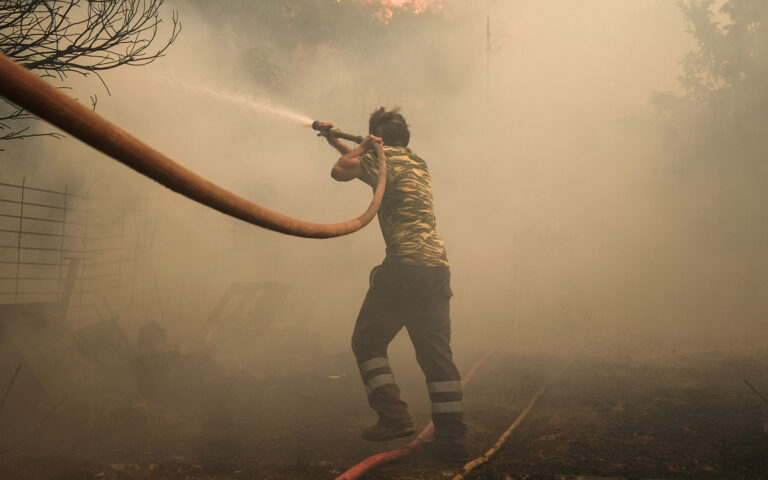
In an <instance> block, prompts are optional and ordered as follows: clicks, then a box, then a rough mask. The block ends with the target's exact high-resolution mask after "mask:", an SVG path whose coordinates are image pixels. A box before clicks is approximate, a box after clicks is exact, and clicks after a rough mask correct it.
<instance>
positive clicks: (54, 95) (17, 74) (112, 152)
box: [0, 53, 387, 238]
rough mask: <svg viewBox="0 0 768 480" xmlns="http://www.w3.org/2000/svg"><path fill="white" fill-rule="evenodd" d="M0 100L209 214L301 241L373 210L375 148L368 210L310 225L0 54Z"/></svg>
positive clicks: (357, 224) (382, 178)
mask: <svg viewBox="0 0 768 480" xmlns="http://www.w3.org/2000/svg"><path fill="white" fill-rule="evenodd" d="M0 96H3V97H5V98H7V99H8V100H10V101H11V102H13V103H15V104H16V105H18V106H19V107H22V108H24V109H26V110H28V111H30V112H32V113H33V114H35V115H37V116H38V117H40V118H41V119H43V120H46V121H48V122H50V123H51V124H53V125H55V126H57V127H58V128H60V129H62V130H63V131H65V132H67V133H69V134H70V135H72V136H74V137H77V138H79V139H80V140H82V141H83V142H85V143H87V144H88V145H90V146H92V147H93V148H95V149H97V150H99V151H101V152H103V153H105V154H106V155H108V156H110V157H112V158H114V159H115V160H117V161H118V162H120V163H122V164H124V165H127V166H128V167H130V168H132V169H134V170H136V171H137V172H139V173H141V174H143V175H146V176H147V177H149V178H151V179H153V180H155V181H156V182H158V183H160V184H162V185H164V186H166V187H168V188H170V189H171V190H173V191H175V192H177V193H180V194H181V195H184V196H185V197H187V198H189V199H191V200H194V201H196V202H199V203H202V204H203V205H207V206H209V207H211V208H213V209H214V210H218V211H219V212H221V213H224V214H227V215H230V216H232V217H235V218H239V219H240V220H243V221H246V222H248V223H251V224H253V225H257V226H259V227H263V228H266V229H269V230H273V231H275V232H280V233H284V234H287V235H294V236H297V237H307V238H330V237H339V236H342V235H347V234H350V233H352V232H356V231H357V230H360V229H361V228H363V227H364V226H366V225H367V224H368V223H369V222H370V221H371V220H372V219H373V217H374V216H376V212H378V210H379V206H380V205H381V199H382V197H383V196H384V189H385V186H386V177H387V175H386V171H387V163H386V157H385V155H384V152H383V151H382V149H381V146H379V145H378V144H376V145H375V147H376V151H377V154H378V157H379V172H380V174H379V180H378V184H377V185H376V190H375V192H374V195H373V199H372V200H371V203H370V205H369V206H368V209H367V210H365V212H363V214H362V215H360V216H359V217H357V218H354V219H352V220H348V221H346V222H341V223H333V224H320V223H310V222H305V221H302V220H298V219H295V218H291V217H288V216H286V215H283V214H281V213H277V212H274V211H272V210H269V209H267V208H264V207H262V206H260V205H256V204H255V203H253V202H250V201H248V200H246V199H244V198H242V197H240V196H238V195H235V194H233V193H232V192H230V191H228V190H226V189H224V188H222V187H219V186H218V185H216V184H214V183H212V182H210V181H208V180H206V179H205V178H203V177H201V176H199V175H197V174H196V173H194V172H192V171H191V170H189V169H187V168H185V167H183V166H181V165H179V164H178V163H176V162H174V161H173V160H171V159H170V158H168V157H166V156H165V155H163V154H162V153H160V152H158V151H157V150H155V149H153V148H152V147H150V146H148V145H147V144H145V143H143V142H142V141H141V140H139V139H138V138H135V137H133V136H131V135H129V134H128V133H127V132H125V131H123V130H122V129H120V128H119V127H117V126H116V125H114V124H112V123H110V122H109V121H107V120H105V119H104V118H102V117H101V116H99V115H98V114H96V113H94V112H93V111H91V110H89V109H88V108H86V107H85V106H83V105H81V104H80V103H78V102H77V101H75V100H74V99H72V98H70V97H68V96H67V95H65V94H63V93H62V92H61V91H59V90H58V89H56V88H55V87H53V86H52V85H49V84H48V83H46V82H45V81H43V80H41V79H40V78H38V77H37V76H36V75H34V74H33V73H32V72H30V71H28V70H26V69H25V68H24V67H22V66H21V65H18V64H16V63H15V62H13V61H12V60H11V59H9V58H8V57H6V56H5V55H3V54H1V53H0Z"/></svg>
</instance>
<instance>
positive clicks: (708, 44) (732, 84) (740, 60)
mask: <svg viewBox="0 0 768 480" xmlns="http://www.w3.org/2000/svg"><path fill="white" fill-rule="evenodd" d="M715 3H716V2H715V0H685V1H684V2H682V3H681V7H682V9H683V13H684V15H685V18H686V21H687V23H688V31H689V33H690V34H691V35H693V37H694V39H695V40H696V42H697V48H696V49H695V50H694V51H692V52H689V53H688V54H687V55H685V57H683V59H682V62H681V64H682V67H683V74H682V75H681V77H680V80H681V85H682V87H683V89H684V91H685V94H684V95H683V96H675V95H672V94H661V95H657V96H656V99H655V100H656V104H657V106H658V107H659V108H660V110H661V111H662V112H665V113H669V114H672V115H674V116H675V117H676V118H677V120H678V122H682V123H691V122H693V121H694V119H698V121H697V122H696V123H698V125H697V127H696V128H697V129H698V130H699V131H700V132H701V133H702V134H703V135H702V137H704V138H709V139H710V140H711V145H710V146H711V147H712V148H714V149H715V150H720V148H719V147H724V148H725V149H730V148H733V147H734V145H735V144H738V145H739V146H740V147H742V150H743V148H748V149H749V150H752V151H753V152H754V153H756V151H757V150H762V149H763V148H764V147H765V146H766V144H765V135H764V133H763V131H764V130H765V127H766V126H768V117H766V116H765V113H764V112H765V111H766V107H768V2H765V1H762V0H728V1H726V2H725V3H724V4H723V5H722V6H721V7H720V8H719V9H717V10H715V9H714V6H715ZM702 129H703V130H704V131H702ZM750 147H756V148H757V150H755V148H750ZM721 153H722V152H721ZM745 153H746V152H745Z"/></svg>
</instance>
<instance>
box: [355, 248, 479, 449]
mask: <svg viewBox="0 0 768 480" xmlns="http://www.w3.org/2000/svg"><path fill="white" fill-rule="evenodd" d="M450 279H451V273H450V270H449V268H448V267H425V266H417V265H406V264H402V263H394V262H392V263H390V262H386V261H385V262H384V263H383V264H382V265H379V266H378V267H376V268H374V269H373V271H372V272H371V276H370V288H369V289H368V294H367V295H366V296H365V301H364V302H363V306H362V308H361V309H360V314H359V315H358V317H357V322H356V323H355V330H354V333H353V334H352V351H353V352H354V354H355V357H356V358H357V364H358V367H359V368H360V375H361V376H362V378H363V383H364V384H365V387H366V391H367V392H368V403H369V404H370V405H371V407H372V408H373V409H374V410H376V413H378V414H379V421H380V422H381V423H383V424H389V425H401V424H407V423H410V422H411V417H410V415H409V414H408V408H407V405H406V404H405V402H403V401H402V400H401V399H400V388H399V387H398V386H397V384H396V383H395V378H394V376H393V375H392V369H391V368H390V366H389V360H388V358H387V346H388V345H389V343H390V342H391V341H392V339H393V338H394V337H395V335H396V334H397V333H398V332H399V331H400V330H401V329H402V328H403V327H405V328H406V329H407V331H408V335H409V336H410V337H411V342H412V343H413V346H414V349H415V350H416V360H417V361H418V363H419V366H420V367H421V369H422V371H423V372H424V375H425V376H426V380H427V391H428V392H429V397H430V400H431V401H432V420H433V421H434V424H435V440H436V441H447V442H463V441H464V433H465V430H466V429H465V427H464V420H463V414H462V399H463V394H462V390H461V377H460V375H459V371H458V370H457V369H456V365H454V363H453V354H452V352H451V347H450V340H451V318H450V299H451V296H452V295H453V294H452V293H451V286H450Z"/></svg>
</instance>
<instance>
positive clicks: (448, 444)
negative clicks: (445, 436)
mask: <svg viewBox="0 0 768 480" xmlns="http://www.w3.org/2000/svg"><path fill="white" fill-rule="evenodd" d="M423 450H424V454H425V455H426V456H427V457H429V458H431V459H433V460H436V461H438V462H441V463H447V464H451V465H464V464H465V463H467V462H468V461H469V460H470V458H469V452H468V451H467V446H466V444H465V443H464V442H463V441H455V442H453V441H442V440H435V441H432V442H426V443H424V447H423Z"/></svg>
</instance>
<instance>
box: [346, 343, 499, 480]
mask: <svg viewBox="0 0 768 480" xmlns="http://www.w3.org/2000/svg"><path fill="white" fill-rule="evenodd" d="M502 345H504V343H500V344H498V345H496V346H495V347H493V348H492V349H491V350H490V351H488V353H486V354H485V355H483V357H482V358H481V359H480V360H478V361H477V363H475V365H474V366H473V367H472V368H470V369H469V371H468V372H467V373H466V375H464V378H463V379H462V380H461V386H462V387H464V386H466V384H468V383H469V381H470V380H472V377H473V376H474V375H475V372H477V369H478V368H480V366H481V365H482V364H484V363H485V361H486V360H488V358H489V357H490V356H491V355H493V354H494V353H496V351H497V350H498V349H499V348H501V346H502ZM434 429H435V426H434V425H433V424H432V422H429V424H428V425H427V426H426V427H424V430H422V431H421V433H419V435H418V436H417V437H416V438H414V439H413V440H411V441H410V443H408V445H406V446H404V447H401V448H396V449H394V450H389V451H387V452H382V453H377V454H376V455H372V456H370V457H368V458H366V459H365V460H363V461H362V462H360V463H358V464H357V465H355V466H354V467H352V468H350V469H349V470H347V471H346V472H344V473H342V474H341V475H339V476H338V477H336V480H355V479H357V478H360V477H361V476H362V475H363V474H365V473H366V472H369V471H371V470H373V469H374V468H376V467H378V466H379V465H381V464H382V463H388V462H391V461H392V460H397V459H398V458H402V457H404V456H406V455H408V454H409V453H411V452H412V451H413V450H414V449H416V448H417V447H420V446H421V445H422V444H423V443H424V442H425V441H426V440H427V439H428V438H429V437H430V436H431V435H432V432H433V431H434Z"/></svg>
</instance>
